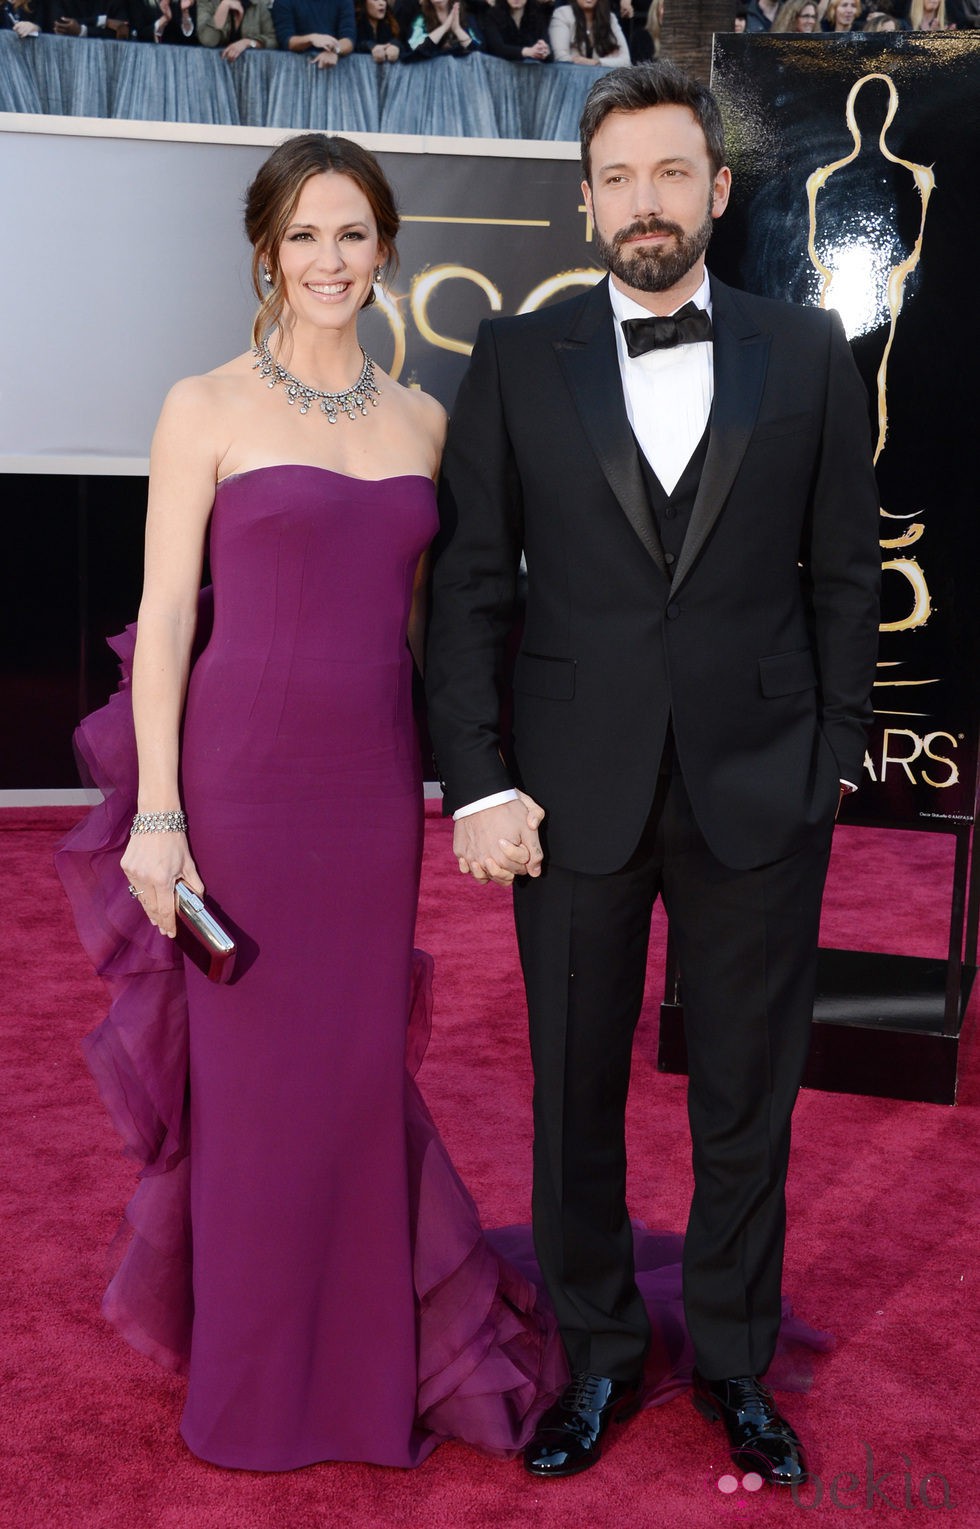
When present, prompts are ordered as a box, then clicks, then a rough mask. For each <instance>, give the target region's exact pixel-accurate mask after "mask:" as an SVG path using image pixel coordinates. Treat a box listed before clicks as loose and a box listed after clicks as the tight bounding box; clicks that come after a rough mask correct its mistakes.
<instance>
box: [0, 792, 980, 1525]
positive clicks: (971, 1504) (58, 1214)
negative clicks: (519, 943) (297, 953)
mask: <svg viewBox="0 0 980 1529" xmlns="http://www.w3.org/2000/svg"><path fill="white" fill-rule="evenodd" d="M76 816H77V814H76V813H75V812H74V811H73V810H70V809H52V810H47V811H43V812H40V811H38V812H20V811H18V812H14V811H7V812H4V813H0V894H2V900H3V907H4V910H5V915H6V917H5V938H4V975H3V984H2V1016H0V1023H2V1033H3V1048H4V1049H3V1055H4V1059H5V1068H4V1073H5V1076H4V1087H3V1102H4V1108H3V1122H4V1126H3V1134H2V1142H3V1150H4V1165H3V1172H2V1175H0V1203H2V1208H3V1214H2V1225H3V1228H4V1253H3V1268H4V1273H5V1276H6V1278H5V1280H4V1285H5V1287H6V1288H5V1299H4V1302H3V1313H4V1314H3V1323H4V1339H3V1349H2V1355H3V1386H2V1391H0V1415H2V1449H3V1454H2V1463H0V1525H2V1526H3V1529H314V1526H315V1529H321V1526H324V1529H326V1526H329V1529H345V1526H358V1529H360V1526H365V1529H367V1526H371V1529H373V1526H385V1529H396V1526H410V1529H447V1526H453V1529H456V1526H474V1529H483V1526H487V1529H490V1526H493V1529H510V1526H514V1529H517V1526H522V1529H523V1526H529V1525H533V1526H535V1529H612V1526H617V1529H620V1526H622V1529H659V1526H671V1529H675V1526H680V1529H689V1526H690V1529H698V1526H701V1525H705V1526H709V1525H716V1524H747V1525H759V1526H767V1525H770V1524H776V1523H779V1524H785V1523H793V1522H795V1521H796V1516H797V1514H799V1515H804V1514H807V1515H808V1516H809V1520H810V1521H811V1522H813V1523H816V1524H817V1525H819V1524H824V1523H827V1524H835V1523H838V1524H845V1525H846V1524H861V1523H865V1522H869V1521H870V1519H871V1516H872V1514H874V1515H884V1522H885V1523H886V1524H887V1523H889V1522H892V1521H893V1520H894V1521H896V1522H898V1523H902V1522H905V1519H902V1518H897V1519H895V1515H896V1514H905V1515H908V1514H918V1515H919V1516H920V1517H921V1516H922V1515H924V1514H925V1513H927V1512H929V1511H930V1510H931V1511H933V1512H938V1513H940V1514H942V1517H940V1518H939V1519H938V1522H939V1523H940V1524H942V1523H949V1524H951V1525H956V1526H957V1529H964V1526H965V1529H972V1526H976V1525H980V1488H978V1485H977V1471H976V1457H977V1444H976V1440H977V1401H976V1398H977V1394H978V1391H980V1365H978V1359H977V1351H978V1319H977V1304H978V1303H977V1291H976V1288H975V1268H976V1262H977V1249H978V1247H980V1240H978V1231H980V1211H978V1207H977V1196H976V1173H977V1168H976V1165H977V1161H978V1146H980V1066H978V1060H977V1058H978V1048H977V1045H976V1041H975V1036H974V1034H973V1032H974V1030H975V1011H976V1008H977V1001H976V1000H974V1003H973V1005H972V1009H973V1011H974V1013H973V1023H972V1025H971V1024H969V1023H968V1036H969V1041H968V1045H967V1048H966V1054H965V1057H964V1060H963V1063H962V1067H961V1083H960V1103H959V1104H958V1105H957V1107H956V1108H955V1109H951V1108H944V1107H941V1106H936V1105H919V1104H905V1103H895V1102H892V1101H888V1100H874V1099H865V1098H854V1097H850V1096H845V1095H836V1094H817V1093H805V1094H804V1095H803V1097H802V1099H801V1102H800V1105H799V1108H798V1111H797V1115H796V1122H797V1125H796V1137H795V1140H796V1151H795V1157H794V1166H793V1172H792V1174H791V1181H790V1237H789V1247H788V1253H787V1268H786V1279H785V1284H786V1289H787V1291H788V1292H789V1294H790V1295H791V1296H792V1298H793V1301H794V1304H795V1306H796V1308H797V1310H798V1311H799V1313H800V1315H801V1316H803V1317H804V1318H806V1319H807V1320H809V1321H810V1322H812V1323H813V1324H814V1325H816V1326H820V1327H827V1328H830V1329H831V1330H832V1331H833V1332H834V1333H835V1334H836V1335H837V1349H836V1352H835V1353H833V1354H832V1355H830V1356H829V1357H827V1358H819V1357H818V1358H817V1359H816V1360H815V1361H814V1369H815V1376H814V1384H813V1388H812V1391H811V1393H810V1394H809V1395H808V1396H806V1397H799V1396H796V1397H792V1398H790V1399H789V1400H788V1401H787V1412H788V1413H789V1414H790V1416H791V1417H792V1418H793V1420H794V1421H795V1422H796V1423H797V1424H798V1426H799V1427H800V1430H801V1432H803V1433H804V1436H805V1437H806V1438H807V1440H808V1441H809V1442H810V1444H811V1458H812V1464H813V1466H814V1469H815V1470H816V1472H817V1473H818V1476H819V1482H816V1483H814V1486H813V1487H812V1488H809V1489H807V1494H806V1495H805V1496H803V1500H802V1501H801V1502H800V1504H795V1503H794V1502H793V1501H792V1499H791V1498H790V1497H789V1496H782V1497H780V1496H777V1495H776V1494H773V1493H771V1492H769V1491H768V1490H766V1489H763V1490H762V1491H759V1492H756V1493H750V1492H748V1491H746V1490H745V1488H744V1487H743V1486H742V1485H741V1483H740V1481H739V1480H738V1479H737V1478H738V1477H739V1476H740V1474H741V1473H739V1472H737V1471H735V1470H734V1468H733V1467H731V1466H730V1463H729V1461H728V1459H727V1452H726V1450H725V1447H724V1439H723V1436H722V1434H721V1432H720V1429H718V1428H711V1427H710V1426H709V1425H708V1424H707V1423H706V1422H704V1421H703V1420H702V1419H701V1418H700V1417H698V1416H697V1414H696V1413H695V1412H694V1411H693V1409H692V1408H691V1406H690V1404H689V1402H688V1401H687V1399H686V1398H681V1399H679V1400H677V1401H674V1402H672V1403H670V1404H669V1405H668V1406H666V1407H662V1408H659V1409H656V1410H654V1411H652V1412H648V1413H646V1414H645V1415H644V1416H642V1417H641V1418H639V1419H638V1420H637V1421H635V1422H634V1423H632V1424H631V1425H630V1426H629V1428H628V1429H627V1430H626V1431H625V1433H624V1435H623V1437H622V1440H621V1441H620V1442H619V1443H618V1444H617V1445H616V1447H615V1448H614V1449H613V1450H611V1451H610V1452H609V1454H608V1457H607V1458H606V1460H605V1461H604V1462H603V1463H602V1464H601V1465H600V1466H599V1467H598V1468H597V1469H596V1470H594V1471H592V1472H590V1473H589V1474H588V1475H587V1476H584V1477H580V1478H578V1479H575V1480H571V1481H568V1482H555V1483H548V1484H546V1485H545V1486H542V1485H539V1484H537V1483H535V1482H534V1481H532V1480H531V1479H530V1478H529V1477H526V1476H525V1475H524V1474H523V1473H522V1472H521V1470H520V1469H519V1467H518V1466H516V1465H513V1464H510V1465H507V1464H500V1463H499V1462H497V1461H492V1460H486V1459H483V1458H481V1457H480V1456H478V1455H476V1454H474V1453H473V1452H472V1451H470V1450H468V1449H465V1448H463V1447H462V1446H458V1445H447V1446H444V1447H443V1448H442V1449H440V1450H438V1451H437V1452H436V1454H435V1455H434V1456H433V1457H432V1459H431V1460H429V1461H428V1462H427V1463H426V1464H425V1465H424V1466H423V1467H422V1468H421V1469H420V1470H418V1471H415V1472H410V1473H399V1472H392V1471H386V1470H381V1469H377V1468H372V1467H366V1466H365V1467H361V1466H346V1465H345V1466H338V1465H329V1464H328V1465H320V1466H315V1467H312V1468H310V1469H308V1470H305V1471H299V1472H295V1473H292V1474H290V1475H286V1476H258V1475H250V1474H246V1473H233V1472H223V1471H219V1470H216V1469H214V1468H212V1467H210V1466H207V1465H203V1464H201V1463H200V1462H199V1461H197V1460H195V1459H194V1458H193V1457H191V1456H190V1455H189V1454H188V1453H187V1451H186V1450H185V1448H184V1447H183V1445H182V1444H181V1443H180V1441H179V1439H178V1436H177V1420H178V1416H179V1412H180V1406H181V1392H182V1383H181V1382H180V1381H177V1380H175V1379H174V1378H173V1377H171V1376H168V1375H165V1374H164V1373H163V1372H161V1371H159V1370H157V1369H156V1368H155V1366H153V1365H152V1364H151V1363H150V1362H149V1361H146V1360H143V1359H141V1358H139V1357H138V1356H137V1355H135V1354H132V1353H131V1352H130V1351H129V1350H128V1349H127V1348H125V1346H124V1345H123V1344H122V1343H121V1342H120V1341H119V1340H117V1339H116V1337H115V1336H114V1335H113V1334H112V1332H111V1331H110V1330H109V1329H108V1328H107V1327H106V1326H105V1325H104V1323H103V1322H102V1319H101V1317H100V1316H99V1299H100V1296H101V1291H102V1285H103V1262H104V1255H105V1249H106V1246H107V1244H108V1242H109V1240H110V1238H111V1237H112V1234H113V1232H114V1230H115V1227H116V1225H117V1222H118V1218H119V1214H120V1211H121V1208H122V1206H123V1204H124V1202H125V1201H126V1199H127V1198H128V1197H129V1194H130V1191H131V1185H132V1167H131V1165H130V1164H129V1163H128V1162H127V1161H126V1160H125V1159H124V1158H122V1157H121V1155H120V1153H119V1150H118V1146H117V1143H116V1141H115V1139H114V1138H113V1136H112V1134H111V1132H110V1130H109V1127H108V1125H107V1124H106V1122H105V1120H104V1117H103V1114H102V1110H101V1106H100V1105H99V1103H98V1100H97V1098H96V1096H95V1093H94V1089H93V1087H92V1085H91V1083H90V1081H89V1079H88V1075H87V1073H86V1071H85V1069H84V1066H83V1064H82V1061H81V1057H80V1055H79V1051H78V1041H79V1039H80V1038H81V1036H82V1035H83V1034H84V1033H85V1032H86V1031H87V1030H89V1029H91V1028H92V1026H93V1025H94V1024H95V1023H96V1022H97V1020H98V1019H99V1017H100V1015H101V1012H102V1009H103V998H102V991H101V985H100V983H99V982H98V980H97V979H96V978H95V977H94V976H92V975H91V974H90V973H89V971H88V969H87V966H86V962H85V959H84V956H83V955H82V953H81V951H80V950H79V948H78V946H77V945H76V943H75V940H74V935H73V929H72V926H71V921H70V916H69V913H68V908H67V904H66V902H65V899H64V897H63V895H62V893H61V889H60V887H59V886H58V884H57V881H56V879H55V876H54V873H53V870H52V869H51V850H52V848H53V846H54V843H55V842H56V840H57V839H58V838H59V837H60V835H61V834H62V833H63V832H64V830H65V828H66V827H67V826H68V825H69V824H70V823H71V822H72V821H74V819H75V817H76ZM838 839H839V842H838V848H837V851H836V854H835V862H834V865H833V867H832V872H831V882H830V888H829V891H828V899H827V910H826V917H825V943H827V944H840V945H853V946H859V945H865V946H866V947H867V948H878V949H888V950H894V951H898V952H906V953H909V954H921V955H935V954H941V953H942V952H943V950H944V948H945V931H944V917H945V916H946V914H945V910H946V907H947V906H948V904H947V902H946V897H945V890H944V889H945V886H946V884H947V879H948V862H949V846H948V845H947V844H946V843H945V842H944V841H943V840H941V839H937V838H932V837H930V836H926V835H910V834H891V835H889V834H885V833H870V832H868V831H862V830H857V829H849V830H848V829H844V830H841V831H840V832H839V835H838ZM509 913H510V910H509V899H508V898H507V897H506V895H502V894H500V893H499V892H497V891H496V890H495V889H489V888H488V889H480V888H477V887H474V886H471V885H470V884H469V883H468V882H464V881H463V878H462V877H460V876H459V874H458V872H457V871H456V870H455V865H454V862H453V861H452V858H451V856H450V855H449V846H448V830H447V827H446V825H444V824H443V823H442V822H440V821H439V820H438V819H437V818H435V817H432V818H430V820H429V824H428V842H427V852H426V861H425V868H424V875H423V891H422V905H421V912H420V918H419V935H418V943H419V944H420V945H423V946H425V947H426V948H427V949H428V950H431V951H432V952H433V954H434V955H435V957H436V977H437V991H436V1015H435V1025H434V1033H433V1040H432V1045H431V1048H430V1051H429V1055H428V1057H427V1059H426V1062H425V1065H424V1067H423V1070H422V1074H421V1078H420V1081H421V1083H422V1087H423V1091H424V1092H425V1094H426V1097H427V1099H428V1101H429V1104H430V1106H431V1108H432V1110H433V1113H434V1114H435V1116H436V1119H437V1120H438V1121H439V1123H440V1125H441V1126H442V1128H443V1130H444V1134H445V1137H446V1140H447V1142H448V1144H449V1147H450V1150H451V1151H452V1153H453V1155H454V1157H455V1159H456V1162H457V1165H458V1166H459V1168H460V1170H461V1172H462V1173H463V1176H464V1178H466V1180H467V1181H468V1183H469V1185H470V1187H471V1189H472V1190H473V1192H474V1195H475V1197H476V1200H477V1203H478V1204H479V1205H480V1208H481V1210H482V1212H483V1215H484V1219H485V1220H486V1222H487V1223H488V1224H495V1223H500V1222H509V1221H515V1220H522V1219H526V1217H527V1214H528V1174H529V1161H530V1081H529V1073H528V1061H527V1048H526V1042H525V1036H524V1029H523V1015H522V999H521V992H520V984H519V979H518V975H517V965H516V957H515V951H514V941H513V935H512V932H511V926H510V916H509ZM662 944H663V926H662V923H660V922H658V923H657V925H656V928H655V938H654V941H653V949H652V953H651V980H650V985H649V1000H648V1005H647V1011H646V1013H645V1016H644V1019H643V1021H642V1024H641V1030H640V1034H639V1038H638V1043H637V1048H636V1063H635V1068H634V1087H633V1095H632V1104H631V1112H630V1131H631V1143H632V1159H631V1161H632V1179H631V1204H632V1210H633V1212H634V1214H635V1215H637V1216H638V1217H639V1218H641V1219H642V1220H645V1221H646V1222H647V1223H648V1224H650V1225H653V1226H663V1227H671V1228H680V1227H682V1226H683V1223H684V1216H685V1210H686V1202H687V1196H688V1193H689V1175H690V1168H689V1149H688V1141H687V1127H686V1118H685V1111H684V1083H683V1080H682V1079H680V1078H672V1077H665V1076H661V1075H658V1074H657V1072H656V1066H655V1055H656V1013H657V1004H658V1002H659V998H660V971H661V965H662ZM338 1405H342V1398H338ZM726 1477H727V1478H728V1479H727V1480H724V1478H726ZM926 1478H929V1479H928V1480H927V1479H926ZM720 1480H722V1481H723V1484H724V1485H726V1486H729V1487H732V1488H733V1490H731V1491H730V1492H727V1493H726V1492H724V1491H722V1490H721V1489H720V1488H719V1481H720ZM801 1495H802V1494H801ZM927 1505H928V1506H927ZM801 1521H802V1522H806V1521H807V1519H806V1518H805V1517H803V1518H801ZM876 1521H881V1520H880V1518H878V1519H876ZM932 1521H933V1522H936V1521H937V1520H932Z"/></svg>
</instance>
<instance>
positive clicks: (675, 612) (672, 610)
mask: <svg viewBox="0 0 980 1529" xmlns="http://www.w3.org/2000/svg"><path fill="white" fill-rule="evenodd" d="M680 613H681V608H680V606H679V605H668V607H667V620H668V621H676V620H677V618H678V616H679V615H680Z"/></svg>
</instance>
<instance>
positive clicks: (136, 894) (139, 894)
mask: <svg viewBox="0 0 980 1529" xmlns="http://www.w3.org/2000/svg"><path fill="white" fill-rule="evenodd" d="M129 895H130V897H142V896H143V895H144V894H143V893H142V892H137V890H136V888H135V887H134V886H133V883H132V882H130V883H129Z"/></svg>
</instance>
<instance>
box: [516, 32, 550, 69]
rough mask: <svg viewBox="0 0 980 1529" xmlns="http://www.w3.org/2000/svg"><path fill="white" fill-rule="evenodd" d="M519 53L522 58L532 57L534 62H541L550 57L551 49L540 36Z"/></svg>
mask: <svg viewBox="0 0 980 1529" xmlns="http://www.w3.org/2000/svg"><path fill="white" fill-rule="evenodd" d="M521 54H522V56H523V57H524V58H530V59H534V60H535V61H536V62H538V63H541V64H543V63H544V62H545V60H546V59H549V58H550V57H551V49H550V48H549V47H548V44H547V43H546V42H545V40H544V38H543V37H542V38H541V39H540V40H539V41H538V42H533V43H531V45H530V46H529V47H527V48H522V49H521Z"/></svg>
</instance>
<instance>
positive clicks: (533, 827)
mask: <svg viewBox="0 0 980 1529" xmlns="http://www.w3.org/2000/svg"><path fill="white" fill-rule="evenodd" d="M543 821H544V808H543V807H539V806H538V804H537V802H535V801H533V800H532V799H531V797H529V796H526V795H525V793H524V792H523V791H519V792H518V793H517V801H516V802H502V803H501V804H500V805H499V806H497V807H484V808H483V810H482V811H481V812H473V813H470V814H469V816H468V817H465V818H457V820H456V824H455V828H454V830H453V854H454V855H455V856H456V859H457V860H458V862H459V869H460V871H461V872H462V874H463V875H464V876H467V875H468V876H472V877H473V880H474V881H476V882H479V883H480V885H481V886H486V884H487V883H488V882H491V881H494V882H496V883H497V885H498V886H499V887H509V886H510V884H511V882H512V881H513V880H514V877H515V876H540V875H541V863H542V861H543V859H544V855H543V853H542V850H541V841H540V839H539V838H538V829H539V828H540V826H541V824H542V823H543Z"/></svg>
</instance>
